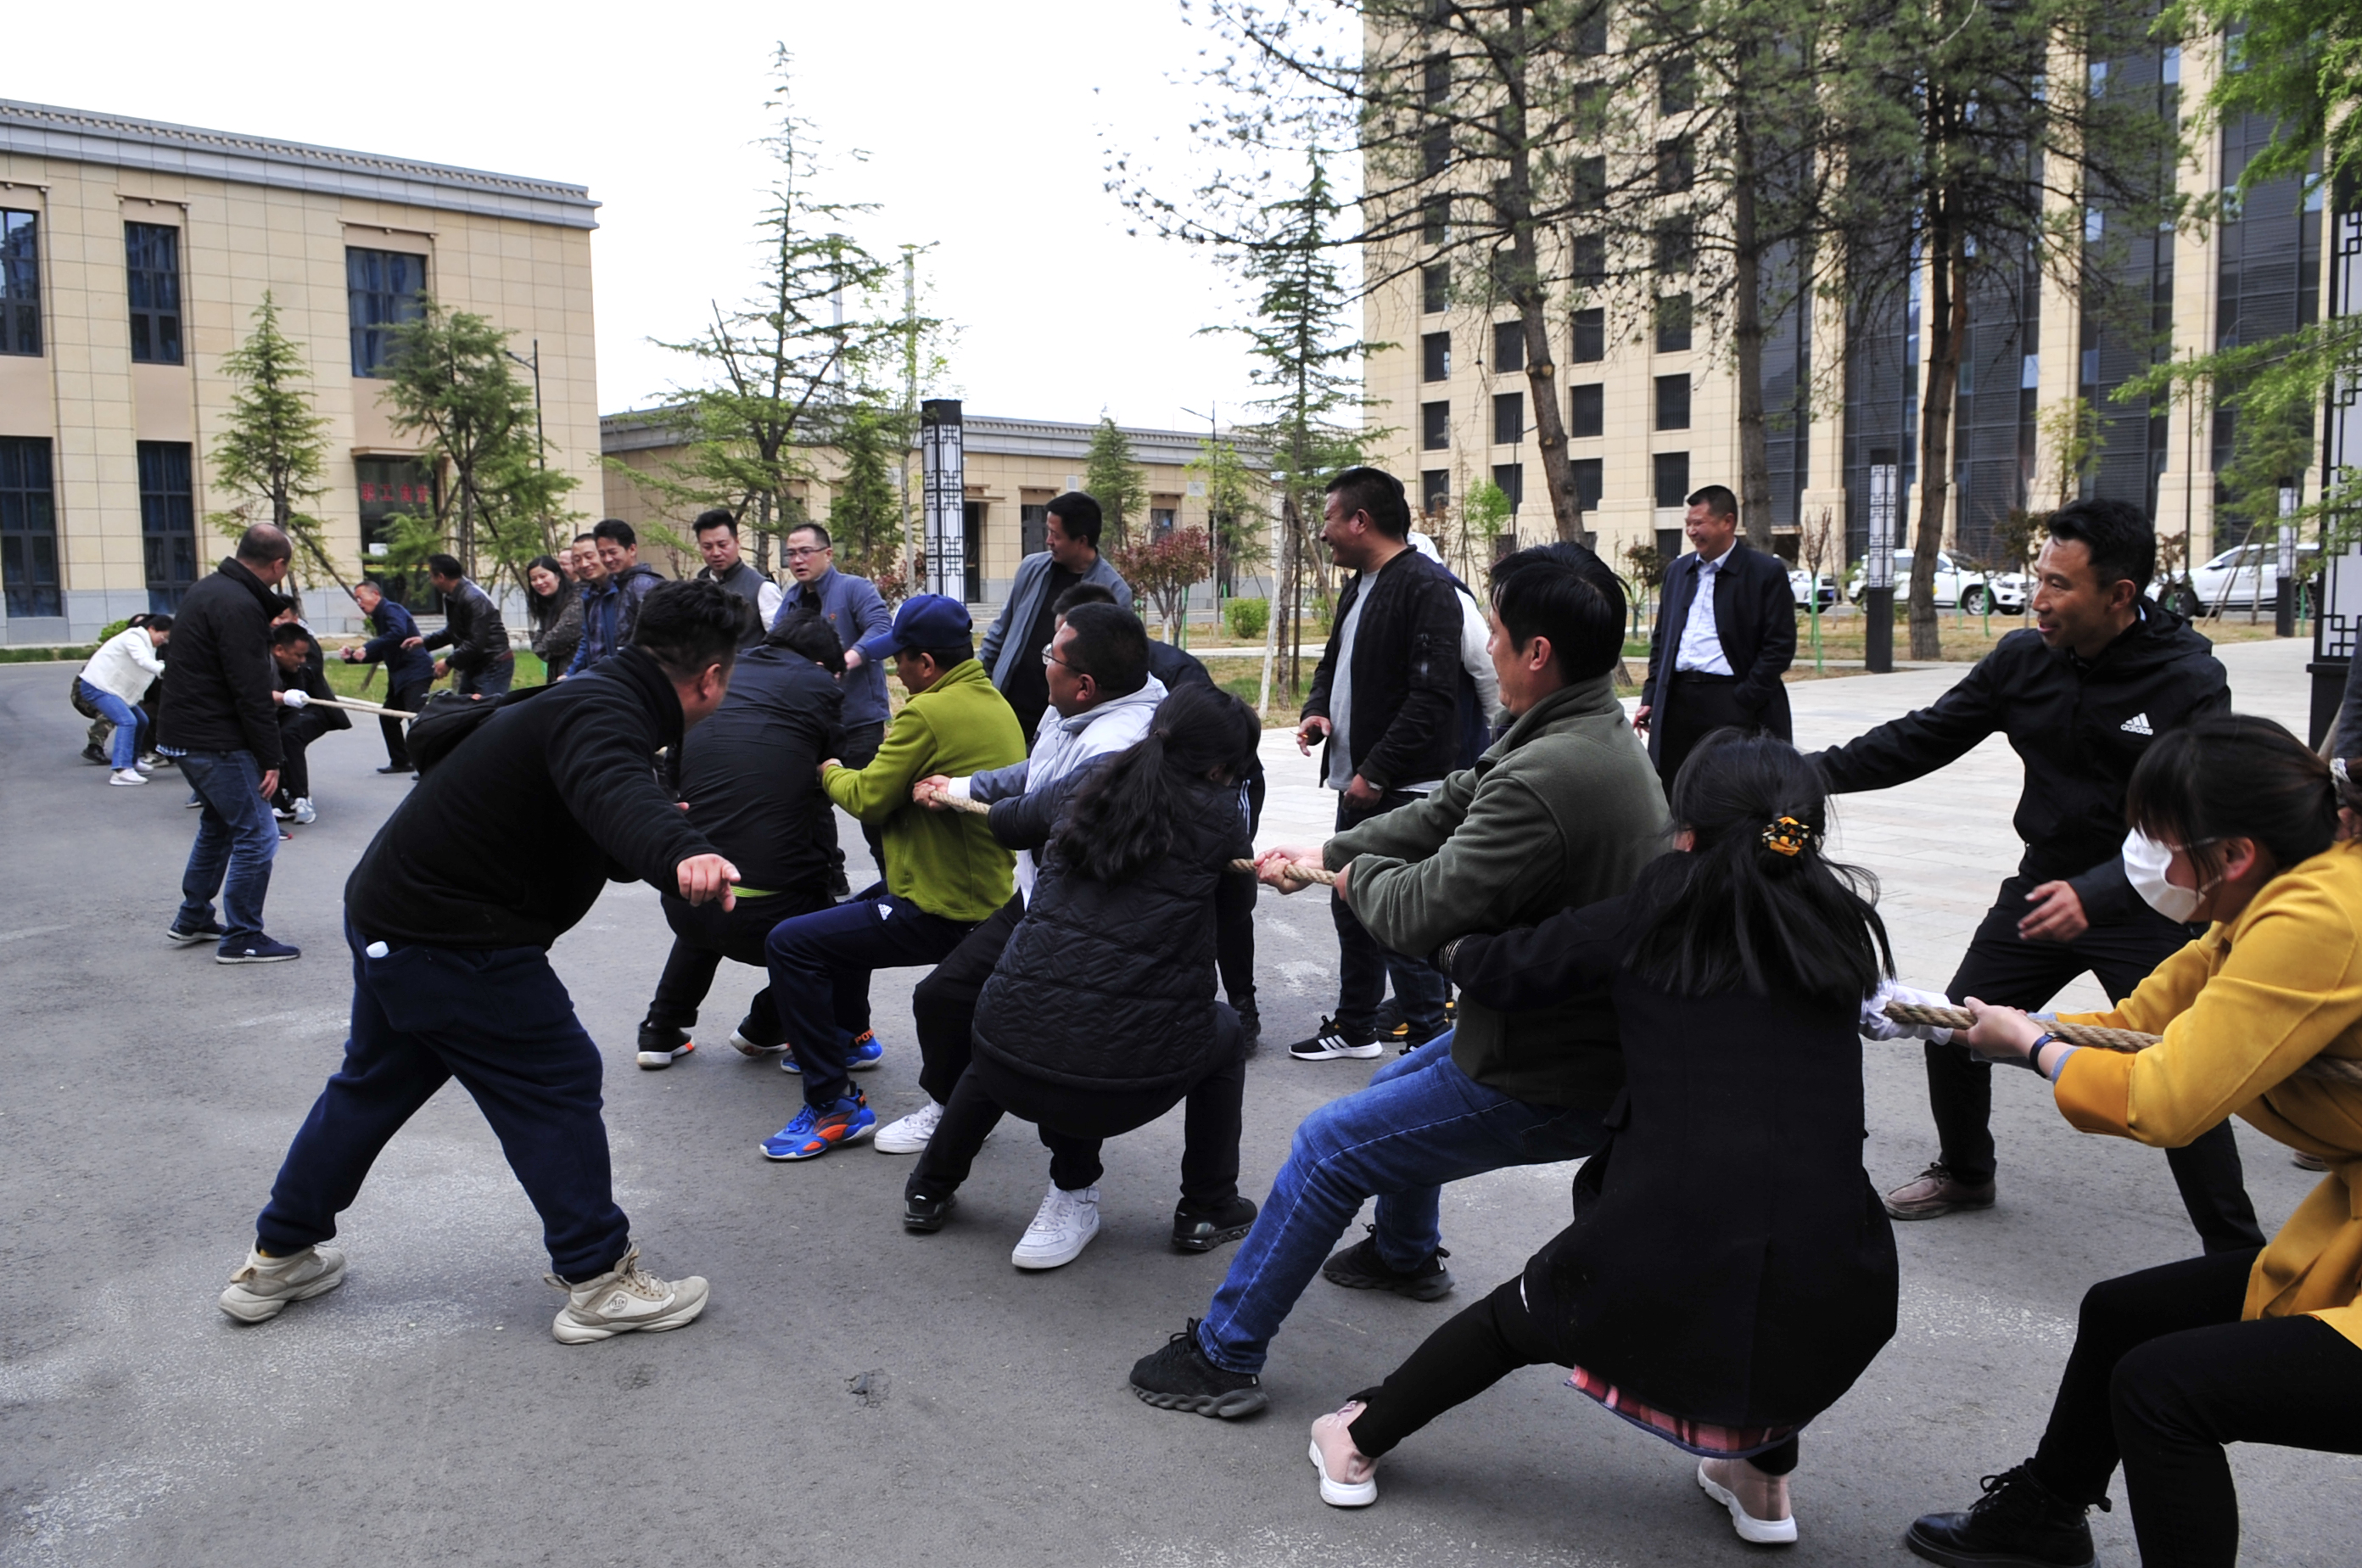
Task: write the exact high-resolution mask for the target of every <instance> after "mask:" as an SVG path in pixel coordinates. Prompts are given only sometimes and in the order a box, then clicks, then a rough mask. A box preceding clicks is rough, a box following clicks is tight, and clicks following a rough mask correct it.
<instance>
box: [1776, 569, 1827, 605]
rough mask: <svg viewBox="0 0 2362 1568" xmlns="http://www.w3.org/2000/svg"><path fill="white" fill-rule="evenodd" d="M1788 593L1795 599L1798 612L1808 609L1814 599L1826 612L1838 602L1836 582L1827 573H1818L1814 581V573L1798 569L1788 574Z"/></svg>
mask: <svg viewBox="0 0 2362 1568" xmlns="http://www.w3.org/2000/svg"><path fill="white" fill-rule="evenodd" d="M1788 591H1789V592H1790V593H1791V594H1793V595H1794V597H1795V601H1796V608H1797V609H1799V610H1805V609H1809V608H1810V607H1811V606H1812V603H1813V601H1814V600H1816V599H1817V600H1819V601H1820V607H1821V608H1822V609H1824V610H1826V609H1827V608H1828V607H1829V606H1830V605H1832V604H1835V603H1836V602H1838V580H1837V579H1836V578H1834V577H1831V576H1830V575H1828V574H1827V572H1822V573H1820V574H1819V575H1818V578H1817V580H1816V576H1815V574H1814V573H1812V572H1808V571H1806V570H1805V569H1803V568H1802V567H1798V568H1796V569H1794V570H1792V571H1790V572H1789V573H1788Z"/></svg>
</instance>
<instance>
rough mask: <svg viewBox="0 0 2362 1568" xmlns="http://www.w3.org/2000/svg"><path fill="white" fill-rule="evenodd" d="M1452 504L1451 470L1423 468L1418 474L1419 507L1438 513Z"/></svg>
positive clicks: (1427, 511)
mask: <svg viewBox="0 0 2362 1568" xmlns="http://www.w3.org/2000/svg"><path fill="white" fill-rule="evenodd" d="M1449 505H1451V469H1420V470H1419V475H1418V509H1419V510H1420V511H1421V512H1425V513H1437V512H1440V511H1442V510H1443V509H1444V508H1445V507H1447V506H1449Z"/></svg>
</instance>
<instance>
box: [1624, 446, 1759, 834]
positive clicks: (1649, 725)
mask: <svg viewBox="0 0 2362 1568" xmlns="http://www.w3.org/2000/svg"><path fill="white" fill-rule="evenodd" d="M1689 505H1690V510H1689V515H1688V516H1687V517H1685V518H1684V519H1683V523H1682V531H1683V533H1685V534H1687V535H1688V536H1689V541H1690V547H1691V553H1690V554H1688V555H1685V556H1683V557H1682V558H1680V559H1679V560H1676V561H1675V562H1673V564H1672V567H1671V568H1670V569H1667V571H1666V573H1665V585H1664V589H1663V591H1662V593H1661V597H1660V600H1659V603H1658V609H1657V629H1656V632H1655V634H1654V635H1651V636H1650V639H1649V680H1648V684H1646V685H1645V686H1643V687H1641V689H1640V707H1639V712H1636V713H1634V714H1633V715H1632V725H1633V727H1634V728H1635V729H1637V730H1639V732H1640V733H1641V734H1644V735H1646V736H1648V737H1649V760H1650V761H1651V762H1653V763H1655V764H1656V765H1657V776H1658V777H1659V778H1662V779H1663V780H1664V781H1665V790H1666V792H1667V793H1668V794H1671V793H1672V788H1673V778H1674V776H1675V775H1676V774H1678V773H1680V772H1681V770H1682V764H1683V762H1685V761H1687V760H1688V759H1689V755H1690V753H1691V752H1692V751H1694V750H1695V749H1696V747H1697V743H1698V742H1699V741H1701V740H1704V739H1705V737H1706V736H1707V735H1708V734H1712V733H1713V732H1714V731H1716V730H1718V729H1721V728H1723V727H1724V726H1725V725H1731V726H1735V727H1737V728H1738V729H1742V730H1761V731H1765V732H1767V733H1769V734H1775V735H1778V736H1779V737H1780V738H1781V739H1782V740H1792V739H1794V733H1793V731H1792V728H1791V725H1790V723H1789V719H1788V691H1787V688H1786V687H1785V686H1784V685H1783V683H1782V681H1781V677H1782V676H1783V675H1784V674H1786V673H1787V669H1788V666H1789V665H1790V664H1791V663H1793V662H1794V660H1795V657H1796V597H1795V595H1794V592H1792V591H1790V589H1789V587H1788V569H1787V568H1786V567H1785V566H1783V565H1782V564H1781V562H1780V559H1779V558H1777V557H1776V556H1767V555H1765V554H1764V553H1763V552H1762V551H1760V550H1754V549H1749V548H1748V547H1747V544H1746V542H1745V541H1744V540H1742V539H1740V538H1739V537H1738V497H1737V496H1735V495H1733V494H1731V493H1730V491H1728V490H1727V488H1725V487H1724V486H1722V485H1718V484H1710V485H1707V486H1706V487H1705V489H1704V490H1701V491H1696V492H1694V494H1692V495H1691V497H1690V502H1689ZM1701 579H1705V580H1706V581H1707V582H1708V583H1709V584H1710V585H1711V586H1710V589H1709V591H1707V592H1705V593H1704V594H1701V593H1700V591H1699V587H1698V585H1699V581H1700V580H1701Z"/></svg>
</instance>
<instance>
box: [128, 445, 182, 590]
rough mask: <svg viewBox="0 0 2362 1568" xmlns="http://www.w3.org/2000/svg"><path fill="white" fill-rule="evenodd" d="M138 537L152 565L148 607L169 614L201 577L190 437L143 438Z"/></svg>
mask: <svg viewBox="0 0 2362 1568" xmlns="http://www.w3.org/2000/svg"><path fill="white" fill-rule="evenodd" d="M138 448H139V449H138V458H139V540H140V546H141V548H142V550H143V552H144V553H145V556H146V558H147V567H148V609H149V612H150V613H155V614H169V613H171V612H172V611H174V610H177V609H179V608H180V607H181V595H182V594H184V593H186V592H187V591H189V590H190V589H191V588H193V587H194V586H195V584H196V580H197V505H196V495H195V492H194V491H193V490H192V489H191V488H190V484H189V444H188V443H187V442H186V441H142V442H140V443H139V444H138Z"/></svg>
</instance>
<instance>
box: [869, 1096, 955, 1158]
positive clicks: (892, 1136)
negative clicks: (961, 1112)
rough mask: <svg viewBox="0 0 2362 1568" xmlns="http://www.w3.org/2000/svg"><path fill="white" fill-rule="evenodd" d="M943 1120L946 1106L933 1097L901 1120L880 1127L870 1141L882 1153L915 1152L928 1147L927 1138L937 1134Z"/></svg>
mask: <svg viewBox="0 0 2362 1568" xmlns="http://www.w3.org/2000/svg"><path fill="white" fill-rule="evenodd" d="M943 1120H944V1108H943V1107H942V1106H940V1105H938V1104H936V1103H935V1102H934V1101H933V1100H932V1099H931V1100H929V1101H927V1103H926V1104H925V1105H924V1106H923V1107H922V1108H921V1109H919V1110H914V1111H912V1112H911V1114H910V1115H908V1116H906V1117H904V1118H902V1120H901V1121H896V1122H890V1123H889V1124H888V1125H886V1126H884V1127H880V1128H879V1129H878V1130H877V1136H876V1137H874V1138H872V1139H870V1140H869V1141H870V1142H871V1143H875V1144H876V1145H877V1152H878V1153H879V1154H918V1153H920V1152H921V1151H922V1150H923V1149H925V1148H926V1146H927V1140H928V1139H930V1138H932V1137H933V1136H934V1135H935V1129H936V1128H937V1127H939V1126H941V1125H943Z"/></svg>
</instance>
